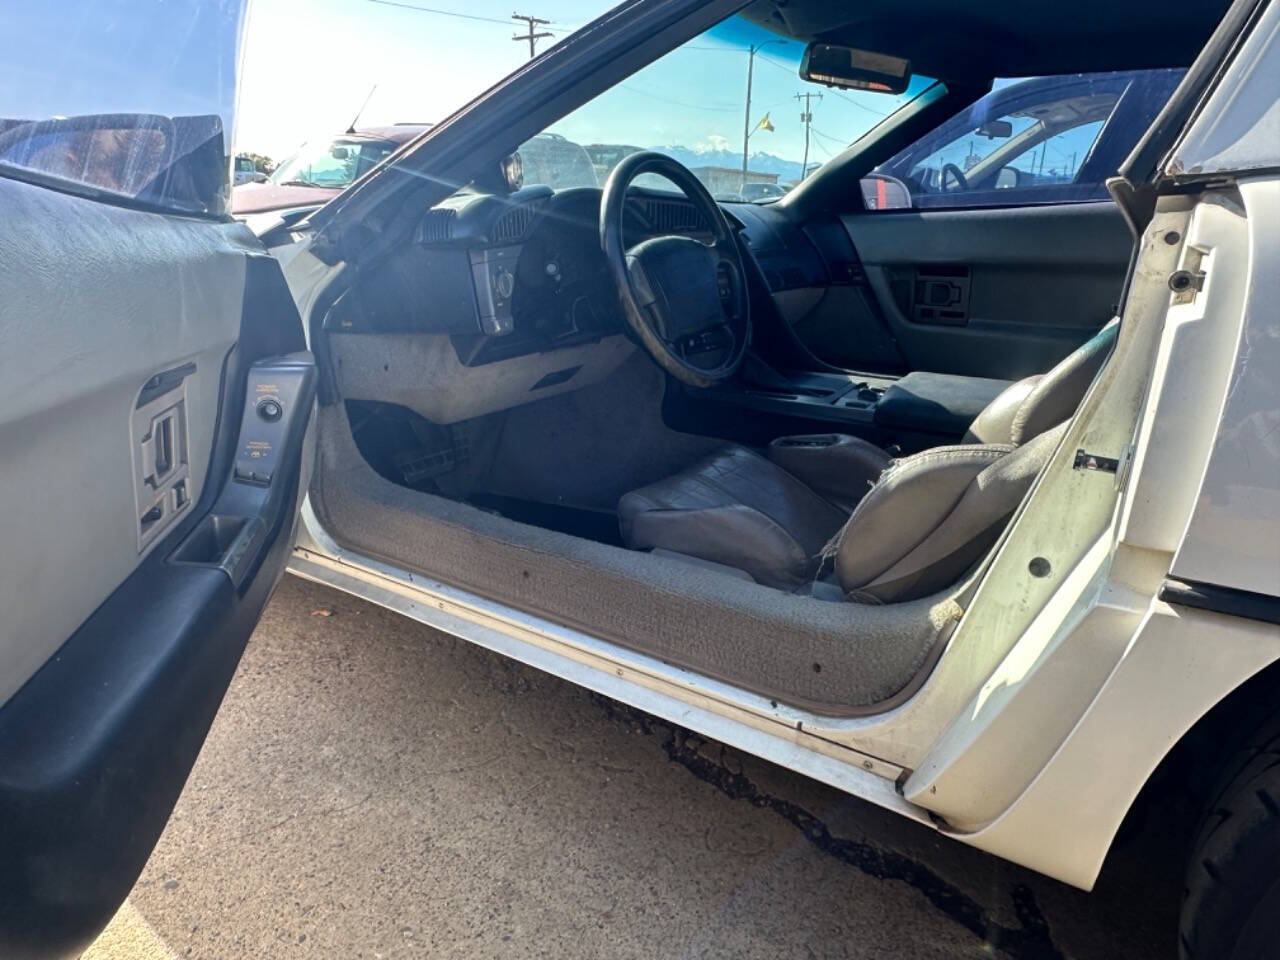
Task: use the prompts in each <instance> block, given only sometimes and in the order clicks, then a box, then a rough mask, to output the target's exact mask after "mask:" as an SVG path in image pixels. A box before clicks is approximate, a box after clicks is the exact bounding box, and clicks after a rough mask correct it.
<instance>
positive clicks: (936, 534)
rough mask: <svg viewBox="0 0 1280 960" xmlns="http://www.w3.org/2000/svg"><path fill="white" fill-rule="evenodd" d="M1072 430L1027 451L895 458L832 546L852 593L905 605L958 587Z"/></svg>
mask: <svg viewBox="0 0 1280 960" xmlns="http://www.w3.org/2000/svg"><path fill="white" fill-rule="evenodd" d="M1066 429H1067V424H1066V423H1062V424H1061V425H1060V426H1058V427H1056V428H1054V429H1052V430H1048V431H1045V432H1043V433H1041V434H1040V435H1039V436H1038V437H1036V438H1035V439H1033V440H1031V441H1030V442H1028V443H1026V444H1023V445H1022V446H1020V447H1014V446H1013V445H1011V444H961V445H959V446H954V447H935V448H934V449H932V450H925V451H923V452H921V453H917V454H915V455H913V456H910V457H903V458H902V459H901V460H895V461H894V463H893V465H892V466H890V467H889V469H888V470H886V471H885V472H884V475H883V476H882V477H881V478H880V481H879V482H878V483H877V484H876V485H875V486H874V487H872V489H871V491H870V492H869V493H868V494H867V495H866V497H864V498H863V500H862V502H861V503H859V504H858V508H857V509H856V510H854V512H853V515H852V516H851V517H850V518H849V520H848V522H847V523H845V525H844V526H843V527H842V528H841V530H840V533H838V534H837V535H836V537H834V538H833V539H832V542H831V543H830V544H829V545H828V553H829V554H834V555H835V570H836V577H837V579H838V580H839V582H840V587H841V589H842V590H844V592H845V595H846V596H847V597H848V598H849V599H851V600H856V601H860V602H863V603H898V602H901V601H904V600H914V599H916V598H918V597H925V596H928V595H929V594H931V593H935V592H937V591H938V590H941V589H943V588H944V587H946V586H948V585H950V584H953V583H955V582H956V581H957V580H959V579H960V577H961V576H963V574H964V572H965V571H966V570H967V569H969V568H970V567H971V566H973V564H974V563H976V562H977V561H978V560H979V559H980V558H981V557H982V556H983V554H985V553H986V552H987V550H989V549H990V548H991V545H992V544H994V543H995V542H996V539H997V538H998V537H999V536H1000V532H1001V531H1002V530H1003V529H1004V527H1005V525H1006V524H1007V523H1008V522H1009V518H1010V517H1011V516H1013V512H1014V511H1015V510H1017V508H1018V505H1019V504H1020V503H1021V502H1022V498H1023V497H1024V496H1025V495H1026V492H1027V490H1028V489H1030V487H1031V483H1032V481H1034V480H1035V478H1036V475H1037V474H1038V473H1039V472H1040V470H1041V468H1042V467H1044V465H1045V464H1046V463H1048V462H1049V457H1050V456H1051V455H1052V454H1053V451H1054V449H1055V448H1056V447H1057V445H1058V443H1059V441H1061V439H1062V436H1063V434H1064V433H1065V432H1066Z"/></svg>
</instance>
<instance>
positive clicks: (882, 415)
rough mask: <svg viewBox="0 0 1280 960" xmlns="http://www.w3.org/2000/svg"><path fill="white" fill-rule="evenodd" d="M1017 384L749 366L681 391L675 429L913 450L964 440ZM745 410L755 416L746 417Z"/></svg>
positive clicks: (672, 416)
mask: <svg viewBox="0 0 1280 960" xmlns="http://www.w3.org/2000/svg"><path fill="white" fill-rule="evenodd" d="M1007 386H1009V383H1008V382H1007V381H1005V380H993V379H988V378H985V377H964V376H958V375H954V374H938V373H925V372H916V373H909V374H906V375H905V376H902V377H893V376H884V375H876V374H865V373H854V372H848V373H808V372H802V371H777V370H774V369H772V368H770V367H767V366H764V365H762V364H757V363H752V364H747V365H744V368H743V371H742V374H741V375H740V377H739V378H738V380H737V382H735V383H731V384H726V385H723V386H720V387H716V388H714V389H711V390H694V389H691V388H687V387H673V388H672V389H669V390H668V391H667V398H666V400H664V404H663V416H664V419H666V421H667V423H668V425H669V426H672V427H674V428H676V429H681V430H687V431H690V432H698V433H703V432H705V433H710V434H712V435H716V436H723V437H725V438H726V439H732V440H736V441H737V442H740V443H747V444H757V445H762V444H767V443H768V442H769V441H770V440H772V439H774V438H776V437H780V436H785V435H795V434H808V433H815V434H817V433H847V434H852V435H853V436H858V437H862V438H865V439H867V440H870V441H871V442H873V443H876V444H878V445H880V446H881V447H888V446H890V445H896V446H898V447H900V448H901V449H902V450H903V451H905V452H913V451H915V450H922V449H925V448H927V447H932V446H941V445H944V444H950V443H959V442H960V441H961V439H962V438H963V436H964V433H965V431H966V430H967V429H968V427H969V424H970V423H972V422H973V419H974V418H975V417H977V415H978V414H979V413H981V412H982V410H983V409H984V408H985V407H986V406H987V404H989V403H990V402H991V401H992V400H994V399H995V398H996V396H998V395H999V394H1000V392H1001V391H1002V390H1004V389H1005V388H1006V387H1007ZM744 408H745V409H746V410H749V411H750V415H749V416H745V417H744V416H743V413H744Z"/></svg>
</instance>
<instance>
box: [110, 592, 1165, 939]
mask: <svg viewBox="0 0 1280 960" xmlns="http://www.w3.org/2000/svg"><path fill="white" fill-rule="evenodd" d="M1149 833H1150V830H1149V829H1148V830H1146V831H1138V832H1137V835H1136V838H1135V839H1133V840H1130V841H1129V842H1127V843H1126V844H1125V845H1124V846H1123V847H1122V848H1121V849H1120V850H1119V851H1118V853H1116V854H1114V855H1113V857H1112V860H1111V861H1109V862H1108V865H1107V868H1106V870H1105V871H1104V874H1103V877H1102V880H1101V882H1100V884H1099V887H1098V889H1097V890H1096V891H1095V892H1094V893H1093V894H1085V893H1082V892H1080V891H1077V890H1074V889H1071V888H1068V887H1065V886H1063V885H1062V884H1059V883H1056V882H1054V881H1052V880H1048V879H1046V878H1043V877H1040V876H1038V875H1036V874H1033V873H1031V872H1029V871H1027V870H1023V869H1021V868H1019V867H1015V866H1013V865H1012V864H1008V863H1005V862H1003V861H1000V860H997V859H995V858H993V857H990V856H987V855H985V854H982V853H979V852H977V851H974V850H971V849H969V848H967V847H964V846H962V845H961V844H959V843H956V842H954V841H952V840H948V839H946V838H943V837H941V836H939V835H937V834H936V833H934V832H932V831H930V830H928V829H926V828H924V827H921V826H919V825H917V824H914V823H910V822H908V821H905V820H902V819H900V818H898V817H896V816H894V815H892V814H889V813H886V812H884V811H882V810H880V809H878V808H876V807H873V806H871V805H869V804H866V803H863V802H861V801H858V800H855V799H853V798H851V797H848V796H847V795H844V794H841V793H839V792H837V791H835V790H833V789H830V788H828V787H825V786H823V785H821V784H818V783H815V782H814V781H812V780H808V779H806V778H804V777H801V776H798V775H796V774H793V773H790V772H789V771H786V770H782V769H780V768H778V767H775V766H772V765H770V764H767V763H764V762H762V761H758V760H755V759H754V758H750V757H745V756H743V755H741V754H738V753H736V752H734V751H731V750H729V749H727V748H724V747H722V746H720V745H719V744H717V743H715V742H712V741H707V740H704V739H702V738H699V737H697V736H693V735H691V734H688V733H687V732H686V731H682V730H679V729H674V728H672V727H671V726H670V725H668V724H665V723H663V722H661V721H658V720H654V719H652V718H649V717H647V716H645V715H643V714H639V713H637V712H635V711H632V710H629V709H626V708H623V707H621V706H619V705H617V704H614V703H612V702H611V701H608V700H606V699H604V698H602V697H599V696H596V695H593V694H590V693H588V692H586V691H584V690H580V689H578V688H576V687H572V686H570V685H568V684H566V683H564V682H562V681H560V680H557V679H555V678H552V677H549V676H546V675H543V674H539V673H537V672H535V671H533V670H532V669H529V668H527V667H524V666H522V665H520V664H517V663H514V662H511V661H508V660H504V659H502V658H500V657H498V656H496V655H494V654H491V653H488V652H487V651H484V650H481V649H479V648H476V647H474V646H472V645H470V644H467V643H465V642H463V641H460V640H456V639H454V638H452V637H448V636H445V635H443V634H441V633H438V632H437V631H434V630H432V629H430V628H428V627H424V626H422V625H420V624H417V623H414V622H412V621H409V620H406V619H404V618H401V617H398V616H396V615H394V614H392V613H389V612H387V611H385V610H382V609H381V608H378V607H375V606H373V605H371V604H369V603H366V602H364V601H361V600H358V599H355V598H353V597H349V596H347V595H345V594H340V593H337V592H334V591H332V590H330V589H327V588H324V587H320V586H317V585H315V584H310V583H306V582H303V581H300V580H297V579H295V578H293V577H286V578H285V580H284V581H283V582H282V584H281V586H280V589H279V591H278V592H277V594H276V596H275V598H274V599H273V600H272V602H271V605H270V607H269V609H268V611H267V614H266V616H265V618H264V619H263V621H262V624H261V625H260V627H259V629H258V631H257V633H256V634H255V635H254V637H253V640H252V642H251V643H250V646H249V649H248V651H247V653H246V654H245V658H244V660H243V662H242V663H241V666H240V670H239V673H238V674H237V676H236V679H235V682H234V683H233V684H232V687H231V689H230V691H229V693H228V695H227V699H226V702H225V703H224V705H223V707H222V711H221V713H220V714H219V716H218V719H217V721H216V723H215V724H214V727H213V731H212V733H211V735H210V737H209V740H208V742H207V744H206V745H205V748H204V751H203V753H202V754H201V756H200V759H199V761H198V763H197V764H196V767H195V770H194V772H193V773H192V775H191V779H190V780H189V781H188V783H187V786H186V789H185V791H184V792H183V794H182V798H181V800H180V801H179V803H178V806H177V809H176V810H175V812H174V815H173V818H172V820H171V821H170V823H169V826H168V828H167V829H166V830H165V833H164V836H163V838H162V839H161V841H160V844H159V846H158V847H157V848H156V851H155V853H154V854H153V856H152V857H151V860H150V862H149V863H148V864H147V867H146V869H145V871H144V872H143V875H142V877H141V879H140V880H139V881H138V884H137V886H136V887H135V888H134V891H133V894H132V896H131V897H130V900H129V903H128V904H127V905H126V906H125V907H124V908H123V909H122V910H121V912H120V914H118V915H117V917H116V919H115V921H114V922H113V923H112V925H111V927H109V928H108V930H107V931H106V933H104V934H103V936H102V937H101V938H100V939H99V941H98V942H97V943H96V944H94V946H93V947H92V948H91V949H90V950H89V951H88V953H87V954H85V956H86V957H87V958H92V960H153V958H168V957H199V958H240V957H245V958H253V960H272V958H284V957H290V958H292V957H340V958H399V957H419V956H422V957H437V956H438V957H450V958H469V957H500V958H506V957H553V958H579V957H581V958H602V957H609V958H613V957H620V958H623V957H635V958H646V960H649V958H667V957H681V958H686V957H732V958H754V957H760V958H768V960H776V958H790V957H800V958H809V957H894V958H932V957H946V958H954V957H1008V958H1039V957H1046V958H1071V960H1094V958H1104V957H1117V958H1125V960H1145V958H1157V957H1159V958H1170V957H1173V956H1175V955H1176V953H1175V946H1174V937H1175V930H1176V912H1177V895H1178V890H1179V886H1180V883H1179V875H1180V872H1181V864H1180V862H1179V861H1180V854H1179V853H1178V851H1177V850H1174V849H1172V845H1171V844H1168V843H1161V842H1160V838H1158V837H1150V836H1148V834H1149Z"/></svg>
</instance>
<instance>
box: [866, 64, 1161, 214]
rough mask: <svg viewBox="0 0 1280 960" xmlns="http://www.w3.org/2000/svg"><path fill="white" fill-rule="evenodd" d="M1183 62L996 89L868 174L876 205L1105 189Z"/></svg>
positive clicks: (939, 204)
mask: <svg viewBox="0 0 1280 960" xmlns="http://www.w3.org/2000/svg"><path fill="white" fill-rule="evenodd" d="M1184 72H1185V71H1184V70H1183V69H1181V68H1176V67H1175V68H1169V69H1166V70H1118V71H1114V72H1110V73H1100V74H1074V75H1067V76H1054V77H1036V78H1035V79H1032V80H1021V81H1018V82H1016V83H1013V84H1010V85H1008V86H1005V87H1003V88H1001V89H998V90H995V91H993V92H992V93H990V94H988V95H987V96H985V97H983V98H982V99H980V100H979V101H977V102H976V103H975V104H974V105H973V106H971V107H970V108H969V109H967V110H963V111H961V112H960V113H959V114H958V115H956V116H955V117H953V118H952V119H951V120H950V121H948V122H947V123H945V124H943V125H942V126H940V127H939V128H938V129H937V130H935V131H933V132H932V133H931V134H929V135H928V136H926V137H922V138H921V139H920V140H919V141H918V142H916V143H913V144H911V145H910V146H908V147H907V148H906V149H904V150H902V151H900V152H899V153H898V154H896V155H895V156H894V157H892V158H891V159H889V160H887V161H886V162H884V163H882V164H880V165H879V166H878V167H876V169H875V170H874V171H872V172H871V174H870V175H869V176H867V177H866V178H865V179H863V181H862V195H863V198H864V200H865V201H866V203H867V205H868V206H869V207H870V208H872V209H877V210H886V209H911V208H914V209H920V210H928V209H938V208H947V207H966V206H972V205H973V204H976V203H999V202H1000V201H1001V198H1002V197H1004V196H1005V195H1004V194H1003V193H1001V191H1004V190H1011V189H1012V190H1017V191H1018V195H1017V198H1016V199H1017V202H1018V203H1019V204H1020V205H1022V204H1030V203H1071V202H1076V201H1080V200H1104V199H1106V187H1105V185H1104V184H1103V180H1104V179H1105V176H1106V175H1107V173H1108V172H1109V171H1113V170H1117V169H1119V167H1120V164H1121V163H1122V162H1123V161H1124V158H1125V155H1126V154H1127V153H1128V151H1129V149H1130V148H1131V147H1132V145H1133V144H1132V132H1133V131H1134V130H1142V129H1145V128H1147V127H1149V126H1150V125H1151V123H1152V121H1154V120H1155V117H1156V114H1157V113H1159V112H1160V108H1161V107H1162V106H1164V104H1165V103H1167V102H1168V100H1169V97H1170V96H1171V95H1172V94H1173V90H1174V88H1175V87H1176V86H1177V85H1178V82H1179V81H1180V80H1181V79H1182V76H1183V74H1184Z"/></svg>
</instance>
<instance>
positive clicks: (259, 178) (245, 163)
mask: <svg viewBox="0 0 1280 960" xmlns="http://www.w3.org/2000/svg"><path fill="white" fill-rule="evenodd" d="M266 179H267V174H266V173H265V172H264V171H263V170H262V169H260V168H259V167H258V164H257V163H256V162H254V159H253V157H248V156H245V155H244V154H241V155H239V156H237V157H236V159H235V166H234V168H233V170H232V178H231V184H232V186H233V187H238V186H240V184H242V183H262V182H263V181H265V180H266Z"/></svg>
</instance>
